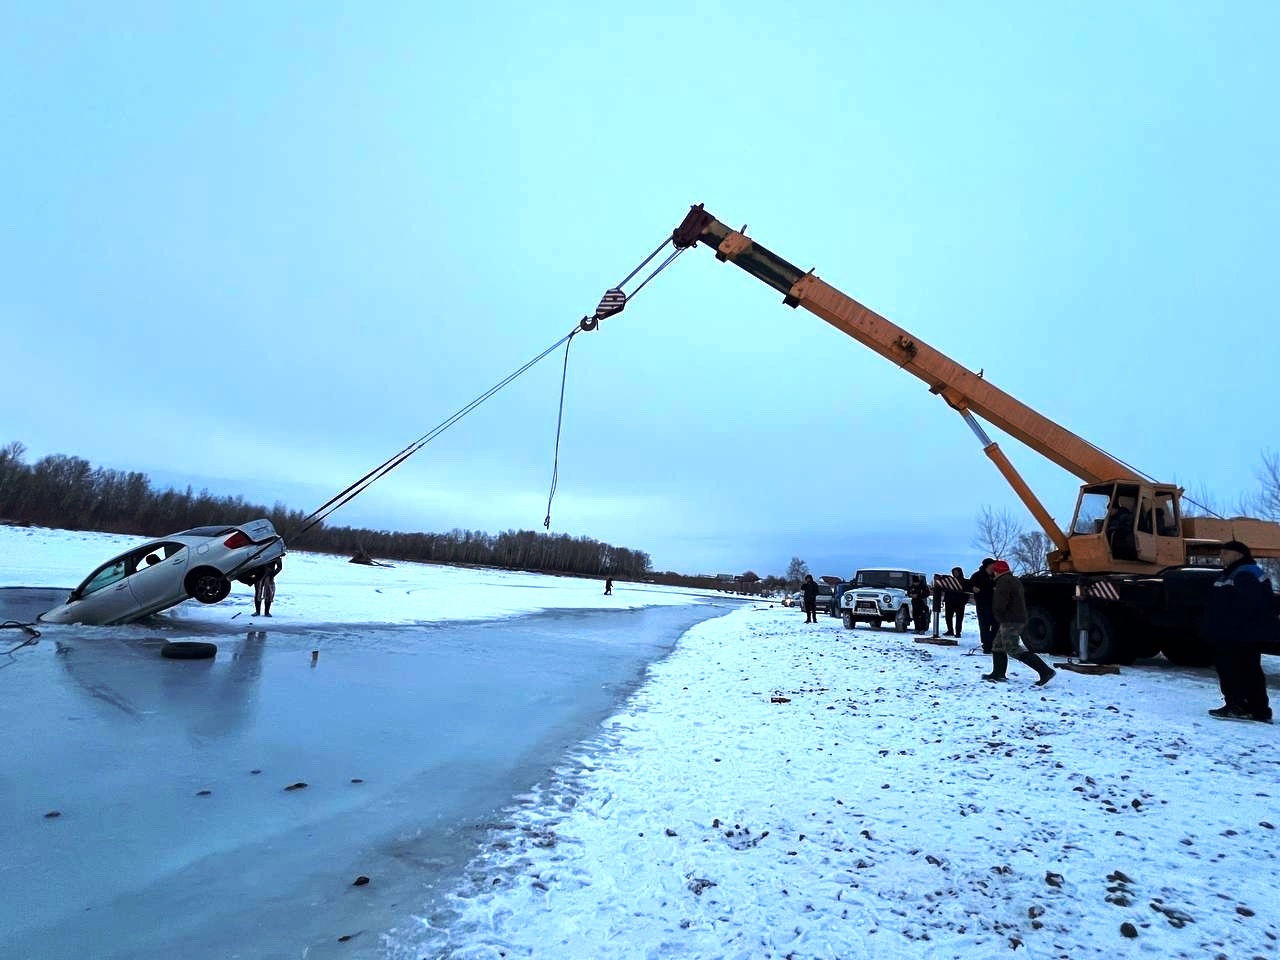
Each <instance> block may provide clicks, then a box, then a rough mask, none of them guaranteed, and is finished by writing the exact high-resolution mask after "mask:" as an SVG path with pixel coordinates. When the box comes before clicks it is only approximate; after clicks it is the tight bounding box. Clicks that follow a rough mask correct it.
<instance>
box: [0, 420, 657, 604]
mask: <svg viewBox="0 0 1280 960" xmlns="http://www.w3.org/2000/svg"><path fill="white" fill-rule="evenodd" d="M25 455H26V447H25V446H24V445H23V444H21V443H19V442H16V441H14V442H11V443H9V444H7V445H6V446H4V447H0V518H3V519H4V520H5V521H8V522H11V523H20V524H28V525H36V526H45V527H59V528H63V529H69V530H93V531H99V532H103V533H126V534H136V535H138V536H141V537H163V536H166V535H168V534H170V533H174V532H175V531H178V530H186V529H190V528H192V527H203V526H209V525H212V524H236V523H243V522H245V521H248V520H256V519H258V518H259V517H266V518H267V519H268V520H270V521H271V523H272V524H273V525H274V526H275V528H276V530H277V531H278V532H279V533H280V534H281V535H282V536H284V538H285V542H286V544H288V545H289V546H291V547H292V546H293V544H290V543H289V535H290V533H291V532H292V531H296V530H298V529H299V528H300V527H301V526H302V523H303V521H304V520H305V519H306V515H305V514H304V513H303V512H302V511H301V510H290V509H289V508H288V507H286V506H285V505H284V504H281V503H277V504H275V505H274V506H271V507H266V506H263V505H261V504H254V503H248V502H246V501H245V499H244V498H243V497H227V496H223V497H215V496H213V495H212V494H211V493H209V491H208V490H201V491H200V492H199V493H196V492H194V491H193V490H192V489H191V487H187V489H186V490H185V491H178V490H174V489H172V488H167V489H164V490H156V489H154V488H153V487H152V485H151V480H150V478H149V477H148V476H147V475H146V474H145V473H139V472H137V471H124V470H112V469H108V468H105V467H95V466H93V465H92V464H91V463H89V461H88V460H85V459H83V458H82V457H71V456H65V455H63V454H50V455H49V456H46V457H41V458H40V459H39V460H37V461H36V462H35V463H32V464H28V463H27V462H26V460H25ZM306 549H308V550H314V551H316V552H321V553H336V554H341V555H355V554H359V553H363V554H366V555H372V556H377V557H382V558H386V559H389V560H401V561H417V562H421V563H447V564H473V565H477V566H495V567H505V568H508V569H518V570H531V571H539V572H546V573H566V574H575V575H581V576H597V577H618V578H622V579H643V578H644V577H645V576H646V575H647V574H648V573H649V570H650V560H649V555H648V554H647V553H645V552H643V551H640V550H628V549H626V548H624V547H615V546H613V545H611V544H608V543H601V542H600V541H598V540H594V539H592V538H590V537H571V536H568V535H567V534H545V533H537V532H534V531H530V530H507V531H505V532H503V533H499V534H496V535H494V534H489V533H485V532H483V531H480V530H459V529H455V530H452V531H450V532H448V533H402V532H397V531H390V530H367V529H362V528H358V527H331V526H326V525H323V524H321V525H317V526H315V527H313V528H312V529H311V530H309V531H308V532H307V534H306Z"/></svg>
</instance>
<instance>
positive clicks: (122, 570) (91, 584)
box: [79, 559, 129, 597]
mask: <svg viewBox="0 0 1280 960" xmlns="http://www.w3.org/2000/svg"><path fill="white" fill-rule="evenodd" d="M128 575H129V570H128V568H127V567H126V565H125V561H124V560H123V559H120V560H114V561H112V562H111V563H108V564H106V565H105V566H103V567H101V568H100V569H98V570H96V571H95V572H94V573H93V575H92V576H90V577H89V579H88V580H86V581H85V582H84V586H82V587H81V588H80V591H79V592H80V596H82V597H87V596H89V594H91V593H97V592H98V591H99V590H101V589H102V588H103V587H109V586H111V584H113V583H118V582H119V581H121V580H123V579H124V578H125V577H127V576H128Z"/></svg>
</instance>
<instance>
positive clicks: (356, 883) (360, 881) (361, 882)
mask: <svg viewBox="0 0 1280 960" xmlns="http://www.w3.org/2000/svg"><path fill="white" fill-rule="evenodd" d="M368 883H369V878H368V877H366V876H365V875H364V874H363V873H362V874H360V876H358V877H356V878H355V880H353V881H351V885H352V886H353V887H363V886H366V885H368Z"/></svg>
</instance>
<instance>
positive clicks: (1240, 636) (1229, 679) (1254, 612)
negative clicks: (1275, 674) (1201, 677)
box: [1201, 540, 1280, 723]
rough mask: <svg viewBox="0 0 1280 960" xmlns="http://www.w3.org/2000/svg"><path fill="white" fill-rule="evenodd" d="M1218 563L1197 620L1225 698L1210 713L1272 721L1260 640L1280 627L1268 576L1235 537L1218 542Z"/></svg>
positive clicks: (1265, 638) (1264, 639)
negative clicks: (1219, 570) (1220, 567)
mask: <svg viewBox="0 0 1280 960" xmlns="http://www.w3.org/2000/svg"><path fill="white" fill-rule="evenodd" d="M1222 565H1223V568H1224V569H1223V571H1222V576H1221V577H1219V578H1218V579H1217V581H1215V582H1214V585H1213V587H1212V589H1210V591H1209V599H1208V602H1207V603H1206V604H1205V608H1204V620H1203V621H1202V623H1201V630H1202V632H1203V635H1204V637H1205V638H1206V639H1207V640H1209V641H1210V642H1211V643H1212V644H1213V649H1214V665H1215V666H1216V667H1217V669H1218V686H1219V687H1221V688H1222V699H1223V700H1225V701H1226V702H1225V703H1224V704H1223V705H1222V706H1220V707H1218V708H1217V709H1215V710H1210V711H1209V716H1211V717H1217V718H1218V719H1219V720H1257V721H1260V722H1262V723H1270V722H1271V704H1270V702H1269V701H1268V700H1267V678H1266V675H1265V674H1264V673H1263V672H1262V645H1263V644H1264V643H1266V642H1267V641H1269V640H1272V639H1274V638H1275V636H1276V635H1277V634H1278V633H1280V622H1278V621H1277V619H1276V601H1275V595H1274V594H1273V593H1272V590H1271V581H1270V580H1268V579H1267V576H1266V574H1264V573H1263V572H1262V568H1261V567H1260V566H1258V565H1257V564H1256V563H1254V561H1253V553H1252V552H1251V551H1250V550H1249V548H1248V547H1247V546H1246V545H1245V544H1243V543H1241V542H1240V541H1239V540H1228V541H1227V542H1226V543H1224V544H1223V545H1222Z"/></svg>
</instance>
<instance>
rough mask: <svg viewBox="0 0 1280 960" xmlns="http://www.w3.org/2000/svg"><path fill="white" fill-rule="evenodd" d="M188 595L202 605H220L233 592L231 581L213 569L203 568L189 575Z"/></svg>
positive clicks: (186, 583) (187, 583)
mask: <svg viewBox="0 0 1280 960" xmlns="http://www.w3.org/2000/svg"><path fill="white" fill-rule="evenodd" d="M185 585H186V588H187V593H189V594H191V596H192V597H194V598H195V599H196V600H199V601H200V602H201V603H220V602H222V601H223V600H225V599H227V594H229V593H230V592H231V581H230V580H228V579H227V578H226V577H224V576H223V575H222V574H221V573H220V572H218V571H217V570H214V569H213V568H212V567H201V568H200V569H198V570H192V571H191V572H190V573H189V574H187V579H186V581H185Z"/></svg>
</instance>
